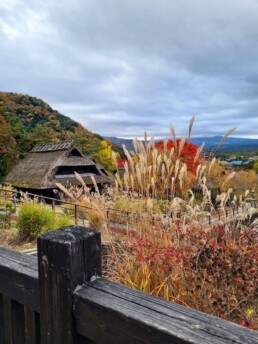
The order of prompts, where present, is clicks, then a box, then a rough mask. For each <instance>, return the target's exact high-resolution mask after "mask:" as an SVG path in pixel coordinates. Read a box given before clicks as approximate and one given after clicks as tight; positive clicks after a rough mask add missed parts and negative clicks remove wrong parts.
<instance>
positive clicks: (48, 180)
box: [4, 142, 112, 189]
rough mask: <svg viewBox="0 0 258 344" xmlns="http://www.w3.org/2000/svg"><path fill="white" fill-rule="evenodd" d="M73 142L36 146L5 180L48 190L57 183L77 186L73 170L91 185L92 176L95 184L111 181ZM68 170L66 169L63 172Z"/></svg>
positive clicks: (31, 187)
mask: <svg viewBox="0 0 258 344" xmlns="http://www.w3.org/2000/svg"><path fill="white" fill-rule="evenodd" d="M102 170H103V167H101V168H100V167H99V166H97V165H96V164H95V163H94V162H93V161H92V160H91V159H90V158H89V157H87V156H84V155H83V154H82V153H81V152H80V151H79V149H78V148H77V147H75V146H74V144H73V143H71V142H70V143H65V144H64V143H63V144H61V143H58V144H49V145H37V146H35V147H34V148H33V149H32V150H31V152H30V153H29V154H28V155H27V156H26V157H25V158H24V159H22V160H20V161H19V162H18V164H17V165H16V166H15V167H14V168H13V170H12V171H11V172H10V173H9V174H8V175H7V176H6V177H5V179H4V182H5V183H9V184H12V185H13V186H16V187H20V188H28V189H51V188H55V187H56V183H57V182H58V183H61V184H64V185H66V184H72V185H74V184H75V185H78V184H79V183H78V182H77V180H76V178H75V177H74V172H78V173H79V174H82V178H83V179H84V180H85V182H86V184H88V185H92V179H91V177H90V176H91V175H93V176H94V178H95V179H96V182H97V183H98V184H110V183H111V182H112V179H111V178H110V177H108V176H107V174H105V173H104V172H103V171H102ZM66 171H68V172H66Z"/></svg>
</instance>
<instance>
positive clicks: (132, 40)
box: [0, 0, 258, 137]
mask: <svg viewBox="0 0 258 344" xmlns="http://www.w3.org/2000/svg"><path fill="white" fill-rule="evenodd" d="M257 17H258V2H257V1H256V0H245V1H242V0H228V1H226V2H225V1H222V0H216V1H214V0H205V1H201V0H191V1H190V0H180V1H175V0H172V1H171V0H163V1H155V0H130V1H125V0H119V1H118V0H109V1H104V0H98V1H96V0H85V1H82V0H81V1H76V2H75V1H72V0H64V1H62V2H57V1H55V2H54V1H50V0H44V1H43V0H37V1H32V0H27V1H26V2H25V1H22V0H4V1H3V2H2V3H0V39H1V53H0V72H1V80H0V88H1V90H5V91H12V92H21V93H27V94H31V95H33V96H37V97H40V98H42V99H44V100H45V101H47V102H48V103H49V104H50V105H51V106H52V107H53V108H55V109H57V110H59V111H60V112H63V113H64V114H66V115H68V116H70V117H72V118H74V119H76V120H77V121H79V122H81V123H82V124H83V125H85V126H86V127H87V128H88V129H90V130H92V131H94V132H97V133H100V134H103V135H110V136H111V135H112V136H128V137H131V136H136V135H137V136H141V135H142V134H143V132H144V131H145V130H147V131H148V132H149V134H150V135H159V136H163V135H168V133H169V130H168V126H169V124H170V123H173V124H174V125H175V126H176V128H177V131H178V133H179V134H180V135H181V134H184V133H186V132H187V124H188V121H189V119H190V118H191V116H192V115H196V125H195V128H194V134H195V135H199V136H200V135H217V134H224V133H225V132H226V131H227V130H228V129H229V128H231V127H234V126H237V127H238V130H237V131H236V135H239V136H252V137H258V132H257V127H258V97H257V94H258V44H257V43H258V21H257Z"/></svg>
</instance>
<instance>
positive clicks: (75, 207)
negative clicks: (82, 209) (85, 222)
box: [74, 204, 79, 225]
mask: <svg viewBox="0 0 258 344" xmlns="http://www.w3.org/2000/svg"><path fill="white" fill-rule="evenodd" d="M78 215H79V214H78V206H77V204H75V205H74V221H75V224H76V225H77V224H78Z"/></svg>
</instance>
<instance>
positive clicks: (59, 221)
mask: <svg viewBox="0 0 258 344" xmlns="http://www.w3.org/2000/svg"><path fill="white" fill-rule="evenodd" d="M73 224H74V221H73V220H72V218H71V216H69V215H65V214H62V215H60V214H56V218H55V224H54V228H52V229H59V228H62V227H67V226H71V225H73Z"/></svg>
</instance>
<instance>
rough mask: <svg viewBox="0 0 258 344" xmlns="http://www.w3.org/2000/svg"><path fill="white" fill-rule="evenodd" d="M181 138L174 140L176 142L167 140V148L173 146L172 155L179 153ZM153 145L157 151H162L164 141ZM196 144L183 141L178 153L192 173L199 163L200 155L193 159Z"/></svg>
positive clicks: (169, 148)
mask: <svg viewBox="0 0 258 344" xmlns="http://www.w3.org/2000/svg"><path fill="white" fill-rule="evenodd" d="M180 141H181V140H179V139H178V140H176V142H174V141H172V140H169V141H168V142H167V150H168V151H170V150H171V149H172V148H174V155H175V156H178V155H179V145H180ZM155 147H156V148H157V149H158V150H159V151H164V141H159V142H157V143H156V144H155ZM197 150H198V146H197V145H195V144H194V143H191V142H189V141H185V143H184V146H183V148H182V151H181V153H180V156H179V158H180V160H181V161H182V162H184V163H185V164H186V165H187V169H188V171H190V172H192V173H193V174H195V173H196V169H197V167H198V165H200V163H201V162H200V157H198V159H196V161H194V159H195V156H196V154H197Z"/></svg>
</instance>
